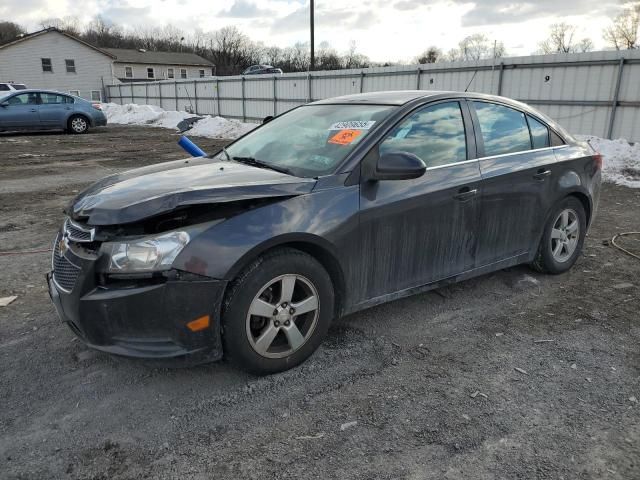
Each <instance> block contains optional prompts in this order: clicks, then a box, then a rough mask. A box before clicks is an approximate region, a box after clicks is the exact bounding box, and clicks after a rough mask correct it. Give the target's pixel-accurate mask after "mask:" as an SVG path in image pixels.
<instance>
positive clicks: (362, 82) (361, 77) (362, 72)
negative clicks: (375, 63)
mask: <svg viewBox="0 0 640 480" xmlns="http://www.w3.org/2000/svg"><path fill="white" fill-rule="evenodd" d="M363 85H364V70H360V93H362V87H363Z"/></svg>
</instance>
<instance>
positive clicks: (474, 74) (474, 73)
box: [464, 70, 478, 93]
mask: <svg viewBox="0 0 640 480" xmlns="http://www.w3.org/2000/svg"><path fill="white" fill-rule="evenodd" d="M477 73H478V70H476V71H475V72H473V77H471V80H469V85H467V88H465V89H464V91H465V93H466V91H467V90H469V87H470V86H471V83H472V82H473V79H474V78H476V74H477Z"/></svg>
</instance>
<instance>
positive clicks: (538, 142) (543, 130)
mask: <svg viewBox="0 0 640 480" xmlns="http://www.w3.org/2000/svg"><path fill="white" fill-rule="evenodd" d="M527 122H529V130H530V131H531V145H533V148H545V147H548V146H549V129H548V128H547V126H546V125H545V124H543V123H540V122H539V121H538V120H536V119H535V118H533V117H531V116H529V115H527Z"/></svg>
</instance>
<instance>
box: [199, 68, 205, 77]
mask: <svg viewBox="0 0 640 480" xmlns="http://www.w3.org/2000/svg"><path fill="white" fill-rule="evenodd" d="M204 75H205V73H204V69H203V70H200V78H204Z"/></svg>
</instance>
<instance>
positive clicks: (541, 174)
mask: <svg viewBox="0 0 640 480" xmlns="http://www.w3.org/2000/svg"><path fill="white" fill-rule="evenodd" d="M549 175H551V170H545V169H542V168H541V169H540V170H538V173H536V174H535V175H534V176H533V178H535V179H536V180H544V179H545V178H546V177H548V176H549Z"/></svg>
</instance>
